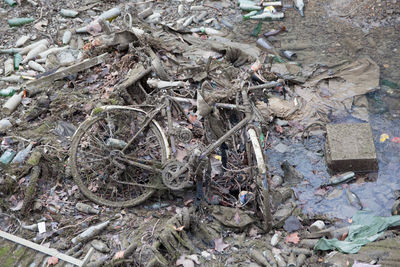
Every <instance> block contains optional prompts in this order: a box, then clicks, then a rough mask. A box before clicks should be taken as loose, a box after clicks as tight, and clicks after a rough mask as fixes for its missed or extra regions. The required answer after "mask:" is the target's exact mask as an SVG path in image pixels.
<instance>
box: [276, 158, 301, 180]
mask: <svg viewBox="0 0 400 267" xmlns="http://www.w3.org/2000/svg"><path fill="white" fill-rule="evenodd" d="M281 167H282V170H283V173H284V182H285V183H288V184H298V183H299V182H301V181H302V180H303V179H304V176H303V174H301V173H300V172H299V171H297V170H296V169H295V168H294V167H293V166H292V165H290V163H289V162H288V161H287V160H285V161H284V162H283V163H282V166H281Z"/></svg>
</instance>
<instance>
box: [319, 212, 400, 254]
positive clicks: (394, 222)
mask: <svg viewBox="0 0 400 267" xmlns="http://www.w3.org/2000/svg"><path fill="white" fill-rule="evenodd" d="M399 225H400V215H397V216H390V217H381V216H375V215H374V214H373V213H372V212H371V211H358V212H357V213H356V214H355V215H354V216H353V218H352V225H351V226H350V228H349V234H348V236H347V238H346V239H345V240H344V241H340V240H338V239H336V238H333V239H326V238H321V239H320V240H319V241H318V242H317V244H316V245H315V247H314V250H335V249H337V250H338V251H340V252H343V253H357V252H358V251H359V250H360V248H361V247H362V246H364V245H365V244H368V243H370V242H373V241H375V240H376V239H377V238H378V237H380V236H381V235H382V233H383V232H384V231H385V230H386V229H387V228H389V227H394V226H399Z"/></svg>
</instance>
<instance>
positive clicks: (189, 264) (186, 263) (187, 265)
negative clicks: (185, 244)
mask: <svg viewBox="0 0 400 267" xmlns="http://www.w3.org/2000/svg"><path fill="white" fill-rule="evenodd" d="M179 265H182V266H183V267H194V262H193V261H192V260H191V259H187V258H186V256H185V255H182V256H181V257H180V258H179V259H177V260H176V266H179Z"/></svg>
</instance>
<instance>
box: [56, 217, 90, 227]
mask: <svg viewBox="0 0 400 267" xmlns="http://www.w3.org/2000/svg"><path fill="white" fill-rule="evenodd" d="M94 217H97V215H93V216H90V217H87V218H86V219H84V220H82V221H81V222H79V223H76V224H71V225H67V226H64V227H61V228H59V229H57V231H60V230H64V229H67V228H72V227H77V226H78V225H80V224H82V223H84V222H86V221H88V220H89V219H92V218H94Z"/></svg>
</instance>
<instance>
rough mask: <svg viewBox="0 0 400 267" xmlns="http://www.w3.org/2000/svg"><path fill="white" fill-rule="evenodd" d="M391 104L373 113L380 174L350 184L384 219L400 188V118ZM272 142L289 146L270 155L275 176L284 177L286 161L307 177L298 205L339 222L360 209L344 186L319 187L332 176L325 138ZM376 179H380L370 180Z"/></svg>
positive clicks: (374, 98)
mask: <svg viewBox="0 0 400 267" xmlns="http://www.w3.org/2000/svg"><path fill="white" fill-rule="evenodd" d="M375 94H382V93H381V92H380V93H375ZM378 96H379V95H378ZM382 99H384V97H383V98H382V97H377V96H376V95H371V96H370V102H371V104H372V106H374V105H375V106H376V105H377V103H376V101H383V100H382ZM397 100H398V99H397ZM387 104H388V103H386V102H380V103H379V105H380V106H381V107H384V108H381V109H380V110H381V111H382V110H384V111H385V112H383V113H382V112H381V113H378V114H373V113H371V114H370V124H371V128H372V132H373V136H374V142H375V148H376V153H377V156H378V162H379V171H378V173H377V175H376V174H370V175H369V178H367V179H366V181H365V182H361V183H355V182H353V183H351V184H350V189H351V190H352V191H353V192H354V193H355V194H357V195H358V197H359V198H360V200H361V203H362V204H363V206H364V208H365V209H369V210H372V211H374V212H375V213H376V214H377V215H380V216H389V215H390V214H391V208H392V205H393V202H394V200H395V199H394V193H393V192H394V190H397V189H400V157H399V152H400V144H398V143H395V142H392V141H391V140H392V138H393V137H400V119H399V118H393V116H392V113H390V111H393V110H390V109H388V108H387ZM333 122H334V123H335V122H338V121H333ZM340 122H341V123H350V122H354V120H351V119H349V118H346V119H341V120H340ZM382 133H387V134H388V135H389V137H390V138H389V139H388V140H386V142H384V143H381V142H380V141H379V138H380V135H381V134H382ZM271 139H272V140H273V141H272V145H273V147H275V146H276V145H277V144H278V143H279V142H282V143H284V144H285V145H287V146H288V147H289V149H288V150H287V151H286V152H284V153H279V152H277V151H276V150H275V149H269V150H268V151H267V152H266V153H267V156H268V167H269V170H270V171H271V173H272V174H278V175H281V176H283V171H282V169H281V167H280V165H281V163H282V162H283V161H284V160H288V161H289V163H291V164H292V165H295V166H296V169H297V170H298V171H300V172H301V173H302V174H303V175H304V178H305V181H304V182H302V183H300V184H298V185H297V186H296V187H294V188H293V189H294V191H295V193H296V196H297V198H298V204H299V205H300V206H301V207H302V208H303V211H304V213H306V214H310V215H312V214H325V215H327V216H329V217H333V218H339V219H347V218H349V217H351V216H353V215H354V213H355V212H356V211H357V209H356V208H354V207H353V206H351V205H350V203H349V201H348V200H347V197H346V193H345V189H344V188H343V185H337V186H334V187H329V188H328V191H327V192H324V191H322V190H319V187H320V186H321V185H322V184H324V183H325V182H326V181H327V179H329V177H331V175H330V174H329V172H328V171H329V170H328V168H327V165H326V162H325V158H324V157H323V156H322V155H321V152H323V147H324V143H325V138H324V136H314V137H311V138H310V139H308V140H306V141H305V142H301V141H295V142H294V143H292V144H291V143H290V141H285V140H283V141H282V140H279V138H278V137H274V136H271ZM292 142H293V141H292ZM374 176H375V177H376V176H377V178H375V179H372V180H370V179H371V178H373V177H374ZM358 181H360V180H358ZM321 194H323V195H321Z"/></svg>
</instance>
